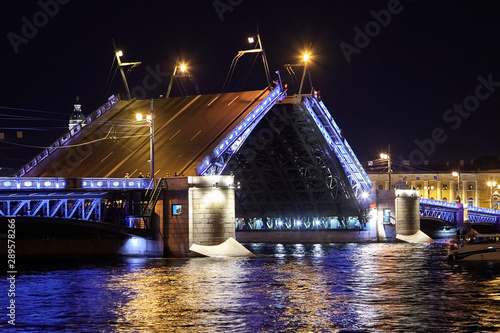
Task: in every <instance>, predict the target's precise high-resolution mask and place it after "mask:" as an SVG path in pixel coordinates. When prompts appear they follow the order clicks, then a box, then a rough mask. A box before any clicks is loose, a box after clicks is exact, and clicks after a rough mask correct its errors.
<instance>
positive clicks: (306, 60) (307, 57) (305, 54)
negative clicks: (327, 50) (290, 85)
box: [299, 52, 310, 95]
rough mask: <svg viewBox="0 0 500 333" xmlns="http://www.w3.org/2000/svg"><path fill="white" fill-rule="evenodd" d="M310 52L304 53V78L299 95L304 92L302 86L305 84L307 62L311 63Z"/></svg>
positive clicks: (301, 81)
mask: <svg viewBox="0 0 500 333" xmlns="http://www.w3.org/2000/svg"><path fill="white" fill-rule="evenodd" d="M309 59H310V56H309V53H307V52H306V53H304V55H303V56H302V60H304V71H303V72H302V79H301V80H300V87H299V95H300V94H301V93H302V87H303V86H304V79H305V77H306V71H307V64H308V63H309Z"/></svg>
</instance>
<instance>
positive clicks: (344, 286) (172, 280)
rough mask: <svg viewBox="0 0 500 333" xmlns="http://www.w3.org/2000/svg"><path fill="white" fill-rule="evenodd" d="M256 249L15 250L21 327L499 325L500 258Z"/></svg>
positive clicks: (355, 249) (380, 248)
mask: <svg viewBox="0 0 500 333" xmlns="http://www.w3.org/2000/svg"><path fill="white" fill-rule="evenodd" d="M246 246H247V247H248V248H249V249H250V250H251V251H252V252H253V253H255V254H256V256H255V257H253V258H229V259H227V258H224V259H223V258H191V259H165V258H137V257H125V258H108V259H100V260H96V259H72V260H62V259H59V260H47V259H44V260H36V261H27V260H22V259H19V260H18V263H17V266H18V267H22V269H19V272H18V274H17V276H16V298H15V300H16V321H15V323H16V326H15V330H14V327H12V326H11V325H9V324H8V323H7V320H9V318H8V317H7V316H6V315H7V313H8V312H7V311H8V310H6V306H7V297H6V296H7V292H8V289H9V286H8V284H7V282H6V278H3V279H2V281H1V283H0V292H1V293H2V296H0V302H1V308H2V309H3V310H2V320H1V322H0V331H2V332H10V331H20V332H21V331H22V332H496V331H499V330H500V263H496V264H495V263H489V262H485V263H476V264H460V265H456V264H450V263H449V262H447V261H446V251H447V246H448V244H447V243H446V242H436V243H432V244H403V243H397V244H303V245H302V244H288V245H281V244H246Z"/></svg>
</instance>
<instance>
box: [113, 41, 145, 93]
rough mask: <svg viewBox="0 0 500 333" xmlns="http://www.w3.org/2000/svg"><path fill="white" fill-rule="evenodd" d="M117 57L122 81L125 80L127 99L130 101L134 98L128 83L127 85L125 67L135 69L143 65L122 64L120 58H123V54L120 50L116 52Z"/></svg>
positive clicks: (133, 63) (136, 63)
mask: <svg viewBox="0 0 500 333" xmlns="http://www.w3.org/2000/svg"><path fill="white" fill-rule="evenodd" d="M115 56H116V61H117V62H118V67H120V72H121V74H122V79H123V84H124V85H125V90H126V91H127V97H128V99H132V96H131V95H130V89H129V88H128V83H127V77H126V76H125V73H124V72H123V67H124V66H132V67H131V68H134V67H135V66H138V65H140V64H141V62H140V61H139V62H121V60H120V57H121V56H123V52H122V51H120V50H115Z"/></svg>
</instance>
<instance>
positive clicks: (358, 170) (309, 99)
mask: <svg viewBox="0 0 500 333" xmlns="http://www.w3.org/2000/svg"><path fill="white" fill-rule="evenodd" d="M302 104H303V105H304V106H305V107H306V109H307V111H309V113H310V115H311V118H312V119H313V120H314V122H315V123H316V125H317V126H318V129H319V130H320V131H321V133H322V135H323V137H324V139H325V141H326V143H327V144H328V146H329V147H330V149H332V151H334V152H335V155H336V157H337V159H338V160H339V161H340V164H341V165H342V168H343V170H344V173H345V175H346V176H347V179H348V182H349V184H350V186H351V187H352V190H353V192H354V195H355V197H356V198H357V199H358V200H361V195H362V193H363V192H365V191H369V190H370V189H371V187H372V182H371V180H370V178H369V177H368V175H367V174H366V172H365V170H364V169H363V167H362V166H361V163H359V160H358V158H357V157H356V155H355V154H354V152H353V150H352V149H351V146H349V144H348V143H347V140H346V139H345V138H344V136H343V134H342V131H341V130H340V128H339V127H338V126H337V124H336V123H335V121H334V120H333V118H332V116H331V115H330V113H329V112H328V110H327V108H326V106H325V105H324V104H323V102H321V101H320V100H318V99H317V98H316V97H313V96H305V97H304V98H303V99H302Z"/></svg>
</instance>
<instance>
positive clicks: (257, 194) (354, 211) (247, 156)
mask: <svg viewBox="0 0 500 333" xmlns="http://www.w3.org/2000/svg"><path fill="white" fill-rule="evenodd" d="M223 173H224V174H233V175H234V176H235V182H236V183H237V184H239V189H237V192H236V193H237V203H236V205H237V206H236V209H237V212H236V213H237V216H238V217H247V218H253V217H287V216H294V217H300V216H309V217H311V216H359V215H360V209H359V206H358V201H357V200H356V198H355V196H354V193H353V191H352V188H351V187H350V185H349V183H348V180H347V178H346V175H345V173H344V171H343V170H342V166H341V164H340V162H339V160H338V158H337V157H336V155H335V153H334V152H332V151H331V149H330V148H329V146H328V144H327V143H326V141H325V139H324V137H323V136H322V134H321V132H320V131H319V129H318V128H317V127H316V125H315V123H314V121H312V120H311V118H310V115H309V114H308V112H307V111H306V110H305V108H304V106H303V105H301V104H277V105H275V106H274V107H273V108H272V109H271V110H270V111H269V112H268V113H267V114H266V116H265V117H264V118H263V120H262V121H261V122H260V123H259V124H258V125H257V126H256V128H255V129H254V130H253V131H252V133H251V134H250V136H249V137H248V139H247V140H246V141H245V142H244V143H243V145H242V147H241V148H240V150H239V151H238V153H237V154H236V155H235V156H234V157H233V158H232V159H231V160H230V161H229V163H228V166H227V168H226V169H225V170H224V172H223Z"/></svg>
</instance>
